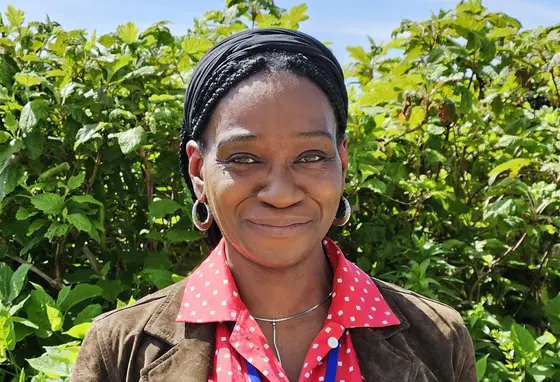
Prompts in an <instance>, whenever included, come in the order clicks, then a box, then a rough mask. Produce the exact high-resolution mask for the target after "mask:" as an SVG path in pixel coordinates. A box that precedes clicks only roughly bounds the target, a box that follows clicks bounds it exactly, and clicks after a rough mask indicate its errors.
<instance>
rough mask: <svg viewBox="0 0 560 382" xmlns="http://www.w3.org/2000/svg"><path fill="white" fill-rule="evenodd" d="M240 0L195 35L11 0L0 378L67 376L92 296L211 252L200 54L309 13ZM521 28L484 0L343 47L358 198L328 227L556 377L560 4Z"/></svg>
mask: <svg viewBox="0 0 560 382" xmlns="http://www.w3.org/2000/svg"><path fill="white" fill-rule="evenodd" d="M226 3H227V8H226V9H225V10H223V11H211V12H207V13H206V14H205V15H204V17H202V18H201V19H198V20H196V21H195V24H194V27H193V28H192V29H191V30H189V31H188V33H187V35H186V36H181V37H177V36H172V35H171V34H170V32H169V29H168V28H167V27H166V25H165V23H158V24H155V25H153V26H152V27H150V28H148V29H147V30H145V31H139V30H138V28H137V27H136V26H135V25H134V24H133V23H127V24H125V25H122V26H120V27H119V28H118V29H117V31H116V32H115V33H110V34H106V35H103V36H96V34H95V32H94V33H92V34H89V35H88V34H87V33H86V32H85V31H82V30H75V31H64V29H63V28H62V27H61V26H60V25H59V24H58V23H56V22H53V21H51V20H50V19H47V20H46V21H45V22H31V23H28V24H25V23H24V14H23V12H21V11H19V10H17V9H15V8H14V7H11V6H10V7H8V9H7V11H6V12H5V13H4V15H3V17H2V20H1V21H0V117H1V120H2V123H1V126H0V211H1V215H0V216H1V218H0V365H1V369H0V377H1V378H3V379H5V380H11V379H13V380H18V381H25V380H29V379H31V380H32V381H47V380H49V381H54V380H67V378H68V376H69V374H70V371H71V367H72V364H73V362H74V360H75V357H76V353H77V351H78V349H79V341H80V339H82V338H83V336H84V333H85V331H86V330H87V328H88V326H89V322H90V321H91V320H92V318H93V317H95V316H97V315H98V314H100V313H101V312H103V311H107V310H110V309H114V308H116V307H120V306H124V305H126V304H128V303H131V302H133V301H134V300H135V299H136V298H139V297H141V296H143V295H145V294H147V293H150V292H152V291H155V290H156V289H159V288H162V287H165V286H167V285H170V284H171V283H173V282H176V281H178V280H180V279H181V278H182V277H184V276H186V275H188V273H189V271H190V270H191V269H192V268H193V267H194V266H195V265H196V264H197V263H198V262H199V261H200V260H201V259H202V258H203V257H204V256H205V254H206V253H208V247H207V245H206V244H205V242H204V241H203V240H202V235H201V234H200V233H198V232H197V231H196V230H195V229H194V227H193V224H192V222H191V220H190V209H191V205H192V201H191V200H190V198H189V196H188V192H185V190H186V188H185V187H184V184H183V182H182V180H181V176H180V174H179V167H178V156H177V150H178V147H179V126H180V122H181V116H182V97H183V93H184V89H185V86H186V84H187V83H188V81H189V77H190V74H191V71H192V69H193V67H194V66H195V65H196V63H197V61H198V60H199V59H200V58H201V56H202V55H203V54H204V52H205V51H206V50H207V49H209V48H210V47H211V46H212V45H213V44H214V43H215V42H216V41H218V40H220V39H222V38H224V37H225V36H228V35H230V34H231V33H234V32H235V31H239V30H241V29H245V28H247V27H253V26H255V27H266V26H282V27H287V28H298V26H299V23H301V22H302V21H304V20H305V19H306V18H307V16H306V6H305V5H300V6H296V7H293V8H292V9H290V10H284V9H280V8H278V7H276V6H275V5H274V4H273V2H272V1H268V0H267V1H247V0H228V1H227V2H226ZM520 28H521V26H520V24H519V22H518V21H516V20H515V19H513V18H511V17H508V16H507V15H504V14H500V13H489V12H488V11H487V10H486V9H485V8H483V6H482V4H481V3H480V2H479V1H476V0H470V1H465V2H463V3H461V4H459V5H458V6H457V8H456V9H455V10H454V11H450V12H443V11H442V12H440V13H439V14H436V15H433V16H432V17H431V18H430V19H429V20H427V21H423V22H412V21H408V20H405V21H403V22H402V23H401V25H400V26H399V27H398V28H397V29H396V30H395V32H394V34H393V38H392V39H391V41H389V42H388V43H387V44H382V45H377V44H376V43H375V42H374V41H373V40H371V41H370V42H371V44H370V46H369V47H367V48H364V47H359V46H356V47H349V48H348V51H349V53H350V55H351V57H352V58H353V62H352V64H350V65H348V67H347V68H346V70H347V75H348V78H349V89H350V98H351V99H350V117H349V126H348V135H349V137H350V142H351V146H350V149H349V150H350V158H351V163H350V171H349V174H348V178H347V187H346V194H347V196H348V198H349V200H350V202H351V204H352V206H353V210H354V213H353V217H352V220H351V222H350V224H349V225H348V226H347V227H345V228H344V229H343V230H340V229H339V230H333V232H331V236H332V237H333V238H334V239H336V240H337V241H338V242H339V243H340V245H341V247H342V248H343V249H344V251H345V253H347V254H348V256H349V258H350V259H352V260H353V261H356V262H357V264H358V265H359V266H360V267H361V268H362V269H364V270H365V271H367V272H370V273H371V274H372V275H374V276H376V277H379V278H382V279H385V280H388V281H391V282H394V283H397V284H400V285H403V286H405V287H406V288H409V289H411V290H414V291H417V292H419V293H422V294H424V295H427V296H430V297H432V298H435V299H438V300H441V301H443V302H445V303H448V304H450V305H451V306H453V307H455V308H456V309H458V310H459V311H461V313H462V314H463V317H464V319H465V322H466V324H467V326H468V327H469V329H470V331H471V334H472V337H473V340H474V343H475V348H476V352H477V359H478V363H477V367H478V372H479V377H480V379H481V380H487V381H505V380H512V381H523V380H527V381H544V380H549V381H550V380H552V381H554V380H555V381H560V345H559V341H558V339H559V337H560V295H559V291H560V256H559V250H560V234H559V230H560V187H559V184H560V110H559V106H560V91H559V86H560V53H557V52H560V25H557V26H553V27H546V28H537V29H535V30H530V31H522V30H521V29H520ZM393 50H397V53H396V54H394V52H393Z"/></svg>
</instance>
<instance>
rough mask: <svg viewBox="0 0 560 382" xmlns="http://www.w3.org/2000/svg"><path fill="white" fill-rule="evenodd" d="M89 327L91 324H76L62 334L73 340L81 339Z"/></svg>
mask: <svg viewBox="0 0 560 382" xmlns="http://www.w3.org/2000/svg"><path fill="white" fill-rule="evenodd" d="M90 326H91V322H84V323H82V324H78V325H75V326H73V327H72V328H70V329H69V330H67V331H66V332H63V333H62V334H66V335H68V336H70V337H73V338H78V339H83V338H84V337H85V336H86V332H87V331H88V329H89V327H90Z"/></svg>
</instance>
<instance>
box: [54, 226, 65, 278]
mask: <svg viewBox="0 0 560 382" xmlns="http://www.w3.org/2000/svg"><path fill="white" fill-rule="evenodd" d="M65 240H66V236H63V237H59V238H58V240H57V241H56V253H55V255H54V275H55V278H56V282H57V284H59V285H62V279H63V278H64V262H63V261H62V253H63V252H64V241H65Z"/></svg>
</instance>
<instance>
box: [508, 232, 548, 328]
mask: <svg viewBox="0 0 560 382" xmlns="http://www.w3.org/2000/svg"><path fill="white" fill-rule="evenodd" d="M553 243H554V242H551V243H550V246H549V247H548V249H547V251H546V252H545V253H544V256H543V258H542V260H541V264H540V265H539V269H538V270H537V275H536V276H535V279H534V280H533V283H532V284H531V287H530V288H529V292H527V293H525V298H524V299H523V301H522V302H521V304H519V307H518V308H517V310H516V311H515V313H514V314H513V316H514V317H515V316H517V314H518V313H519V311H520V310H521V307H522V306H523V305H525V303H526V302H527V299H528V298H529V296H530V295H531V294H532V293H533V288H534V287H535V285H536V284H537V281H538V279H539V277H540V276H541V272H542V269H543V267H544V266H545V265H546V264H548V255H549V254H550V253H551V252H552V246H553Z"/></svg>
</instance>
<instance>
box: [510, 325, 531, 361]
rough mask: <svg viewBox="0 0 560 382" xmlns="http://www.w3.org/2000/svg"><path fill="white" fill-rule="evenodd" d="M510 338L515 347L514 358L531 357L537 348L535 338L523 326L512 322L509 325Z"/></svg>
mask: <svg viewBox="0 0 560 382" xmlns="http://www.w3.org/2000/svg"><path fill="white" fill-rule="evenodd" d="M511 339H512V341H513V346H514V349H515V359H516V360H522V359H531V358H532V357H533V356H534V352H535V351H536V350H537V348H536V344H535V338H533V335H532V334H531V333H530V332H529V331H528V330H527V329H525V328H524V327H523V326H521V325H519V324H517V323H515V322H514V323H513V325H512V326H511Z"/></svg>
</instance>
